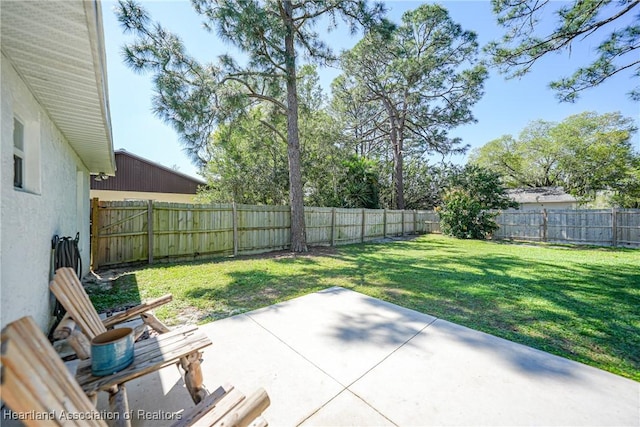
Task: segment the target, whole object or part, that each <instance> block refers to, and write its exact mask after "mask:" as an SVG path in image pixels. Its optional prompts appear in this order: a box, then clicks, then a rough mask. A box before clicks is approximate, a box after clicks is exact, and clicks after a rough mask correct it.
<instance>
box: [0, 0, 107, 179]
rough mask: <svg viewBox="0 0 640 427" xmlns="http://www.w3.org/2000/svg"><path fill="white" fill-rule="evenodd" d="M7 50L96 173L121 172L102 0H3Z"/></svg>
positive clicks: (3, 34)
mask: <svg viewBox="0 0 640 427" xmlns="http://www.w3.org/2000/svg"><path fill="white" fill-rule="evenodd" d="M0 7H1V10H0V15H1V23H0V27H1V45H2V53H3V55H4V56H5V57H6V58H8V59H9V61H10V62H11V64H12V65H13V67H14V68H15V70H16V71H17V72H18V74H19V75H20V77H21V78H22V79H23V81H24V82H25V84H26V85H27V86H28V87H29V89H30V91H31V92H32V93H33V95H34V97H35V98H36V99H37V100H38V102H39V103H40V105H42V107H43V108H44V109H45V111H46V112H47V115H48V116H49V118H50V119H51V120H52V121H53V123H54V124H55V125H56V127H57V128H58V129H59V130H60V132H61V133H62V134H63V135H64V137H65V138H66V140H67V141H68V142H69V144H70V145H71V147H72V148H73V150H74V151H75V152H76V154H77V155H78V157H79V158H80V160H81V161H82V162H83V164H84V165H85V166H86V167H87V168H88V169H89V172H90V173H105V174H108V175H112V174H114V173H115V158H114V153H113V141H112V135H111V121H110V112H109V98H108V87H107V71H106V70H107V69H106V54H105V48H104V38H103V29H102V12H101V6H100V2H99V1H98V0H93V1H82V0H67V1H43V0H33V1H12V0H9V1H3V2H2V4H1V6H0Z"/></svg>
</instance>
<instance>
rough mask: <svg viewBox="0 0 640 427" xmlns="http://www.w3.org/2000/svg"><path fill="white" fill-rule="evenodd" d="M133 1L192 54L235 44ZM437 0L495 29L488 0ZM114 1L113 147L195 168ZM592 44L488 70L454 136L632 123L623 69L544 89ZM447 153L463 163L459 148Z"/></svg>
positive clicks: (479, 28) (165, 9)
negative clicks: (597, 82) (134, 65)
mask: <svg viewBox="0 0 640 427" xmlns="http://www.w3.org/2000/svg"><path fill="white" fill-rule="evenodd" d="M141 3H142V4H143V6H144V7H145V8H146V9H147V10H148V12H149V13H150V15H151V17H152V19H153V20H157V21H159V22H160V23H162V25H163V26H164V27H165V28H167V29H169V30H170V31H172V32H174V33H175V34H177V35H179V36H180V37H181V38H182V39H183V41H184V42H185V45H186V47H187V50H188V51H189V53H190V54H192V55H194V56H195V57H197V58H199V59H200V60H203V61H214V60H215V58H216V57H217V56H218V55H220V54H223V53H227V52H229V53H231V54H234V53H235V52H237V51H235V50H234V49H233V48H232V47H231V46H229V45H226V44H223V43H222V42H221V41H219V40H218V39H217V38H216V37H215V35H213V34H210V33H208V32H206V31H205V30H204V29H202V25H201V22H202V21H201V19H200V17H199V16H198V15H197V14H196V13H195V11H194V10H193V9H192V7H191V4H190V2H188V1H186V0H182V1H166V0H165V1H142V2H141ZM439 3H440V4H441V5H443V6H445V7H446V8H447V9H449V12H450V15H451V17H452V18H453V19H454V20H455V21H456V22H458V23H460V24H461V25H462V27H463V28H464V29H467V30H473V31H475V32H476V33H477V34H478V41H479V43H480V44H481V45H484V44H486V43H487V42H489V41H491V40H494V39H497V38H498V37H499V36H500V35H501V28H499V27H498V26H497V24H496V23H495V17H494V16H493V14H492V13H491V5H490V3H489V1H463V0H459V1H443V2H439ZM420 4H421V2H410V1H389V2H386V5H387V8H388V9H389V16H390V18H391V19H392V20H394V21H395V22H400V17H401V16H402V13H403V12H404V11H406V10H409V9H413V8H415V7H417V6H419V5H420ZM555 4H559V3H555ZM115 5H116V2H115V1H112V0H103V3H102V8H103V16H104V32H105V44H106V50H107V64H108V77H109V100H110V107H111V121H112V128H113V140H114V147H115V148H116V149H120V148H124V149H126V150H127V151H130V152H132V153H135V154H137V155H140V156H142V157H145V158H148V159H150V160H153V161H155V162H158V163H160V164H163V165H165V166H168V167H172V166H174V165H175V166H177V167H178V168H179V170H180V171H181V172H182V173H186V174H189V175H193V176H197V171H196V168H195V167H194V166H193V165H192V164H191V162H190V161H189V159H188V158H187V156H186V155H185V154H184V153H183V152H182V147H181V145H180V141H179V137H178V135H177V134H176V133H175V132H174V131H173V129H172V128H171V127H170V126H168V125H166V124H164V123H163V122H161V121H160V119H158V118H157V117H155V116H154V115H153V113H152V111H151V97H152V90H153V88H152V84H151V76H150V75H140V74H136V73H134V72H133V71H132V70H130V69H129V68H127V67H126V66H125V65H124V64H123V62H122V55H121V49H122V46H123V45H124V44H125V43H126V42H128V41H131V40H132V39H131V36H130V35H124V34H123V32H122V30H121V28H120V26H119V24H118V22H117V20H116V17H115V14H114V12H113V9H114V7H115ZM545 22H546V21H545ZM549 22H551V21H549ZM318 30H319V31H320V27H318ZM361 36H362V35H361V34H356V35H354V36H350V35H349V33H348V32H347V31H346V30H344V29H341V28H338V29H337V30H335V31H333V32H331V33H327V34H326V36H325V40H326V41H327V42H328V43H329V44H330V45H331V46H332V47H333V48H334V49H335V51H340V50H343V49H349V48H350V47H352V46H353V45H355V44H356V43H357V42H358V40H359V39H360V37H361ZM596 36H597V34H596ZM597 44H598V40H597V38H588V39H585V40H584V41H583V42H581V43H580V44H576V45H574V46H573V48H572V50H571V54H570V55H569V54H568V53H566V52H565V53H563V54H561V55H551V56H549V57H546V58H543V60H542V61H540V62H538V63H536V64H535V66H534V69H533V71H532V72H531V73H529V74H527V75H526V76H524V77H522V78H521V79H518V80H505V79H504V77H503V76H502V75H499V74H498V73H497V72H495V71H492V72H491V75H490V78H489V80H488V81H487V82H486V83H485V95H484V97H483V98H482V100H480V101H479V102H478V103H477V104H476V105H475V107H474V109H473V110H474V115H475V117H476V119H477V120H478V122H477V123H474V124H469V125H465V126H462V127H460V128H457V129H456V130H454V131H453V132H452V133H451V134H452V135H453V136H458V137H460V138H462V140H463V141H464V143H466V144H470V145H471V146H472V147H478V146H481V145H483V144H485V143H486V142H488V141H490V140H492V139H495V138H498V137H500V136H502V135H505V134H512V135H514V136H515V135H517V134H518V133H519V132H520V131H521V130H522V129H523V128H524V127H525V126H526V125H527V123H528V122H530V121H532V120H538V119H542V120H547V121H561V120H562V119H564V118H565V117H567V116H570V115H572V114H578V113H581V112H583V111H596V112H598V113H607V112H613V111H620V112H621V113H622V114H623V115H625V116H627V117H632V118H634V119H635V120H636V124H637V126H639V127H640V104H639V103H634V102H632V101H630V100H629V98H628V96H627V92H629V91H630V89H631V88H632V87H633V86H634V85H635V84H637V82H634V81H632V78H631V75H632V74H631V72H630V71H629V72H626V73H620V74H619V75H618V76H616V77H615V78H614V79H610V80H609V81H607V82H605V83H604V84H602V85H601V86H599V87H597V88H595V89H591V90H589V91H586V92H584V93H583V94H582V95H581V97H580V99H579V100H578V101H577V102H575V103H574V104H566V103H562V104H561V103H559V102H558V101H557V100H556V98H555V96H554V93H553V92H552V91H551V90H550V89H548V83H549V82H550V81H552V80H555V79H558V78H559V77H564V76H568V75H569V74H570V73H571V72H572V71H573V70H574V69H575V68H576V67H577V66H578V65H581V64H585V63H586V61H588V60H589V58H592V57H593V56H594V53H593V51H594V49H595V47H596V46H597ZM319 73H320V79H321V84H322V85H323V87H324V88H325V89H326V91H327V93H328V91H329V85H330V83H331V81H332V80H333V79H334V78H335V77H336V76H337V75H339V74H340V71H339V70H337V69H331V68H329V69H320V70H319ZM633 142H634V146H635V148H636V150H640V136H639V135H638V134H636V136H635V137H634V140H633ZM450 160H453V161H455V162H458V163H464V162H465V161H466V156H459V157H456V158H451V159H450Z"/></svg>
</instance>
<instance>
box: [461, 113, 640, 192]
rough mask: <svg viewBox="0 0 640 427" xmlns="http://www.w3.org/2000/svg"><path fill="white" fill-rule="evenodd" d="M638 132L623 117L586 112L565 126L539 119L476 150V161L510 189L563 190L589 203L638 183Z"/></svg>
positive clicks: (570, 119)
mask: <svg viewBox="0 0 640 427" xmlns="http://www.w3.org/2000/svg"><path fill="white" fill-rule="evenodd" d="M636 130H637V129H636V128H635V126H634V124H633V120H632V119H630V118H625V117H623V116H622V115H621V114H620V113H607V114H597V113H594V112H585V113H581V114H576V115H573V116H570V117H567V118H566V119H565V120H563V121H562V122H560V123H553V122H546V121H541V120H539V121H535V122H532V123H530V124H529V125H528V126H527V127H526V128H525V129H523V131H522V132H521V133H520V135H519V137H518V138H517V139H516V138H514V137H513V136H511V135H504V136H502V137H500V138H498V139H496V140H493V141H490V142H488V143H487V144H485V145H483V146H482V147H480V148H478V149H476V150H474V151H473V152H472V154H471V156H470V162H471V163H473V164H476V165H480V166H483V167H486V168H489V169H491V170H493V171H494V172H496V173H499V174H500V175H501V176H502V177H503V180H504V182H505V184H506V185H508V186H510V187H545V186H562V187H564V188H565V190H567V191H568V192H570V193H571V194H573V195H575V196H578V197H580V198H583V199H588V198H590V197H592V196H593V195H594V193H595V192H596V191H600V190H611V191H618V192H620V191H623V187H622V186H623V183H624V182H628V183H629V184H631V183H632V182H633V179H632V178H633V176H634V175H633V170H634V167H635V166H634V165H635V164H637V161H638V156H639V154H638V153H636V152H635V151H634V149H633V146H632V144H631V137H632V135H633V134H634V132H635V131H636Z"/></svg>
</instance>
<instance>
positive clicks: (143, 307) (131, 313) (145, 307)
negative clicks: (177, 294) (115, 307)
mask: <svg viewBox="0 0 640 427" xmlns="http://www.w3.org/2000/svg"><path fill="white" fill-rule="evenodd" d="M172 299H173V296H172V295H171V294H167V295H163V296H161V297H160V298H156V299H153V300H151V301H147V302H145V303H143V304H140V305H138V306H136V307H132V308H130V309H128V310H125V311H123V312H121V313H118V314H116V315H113V316H111V317H107V318H106V319H104V320H103V321H102V323H103V324H104V327H105V328H107V329H109V328H110V327H112V326H114V325H117V324H118V323H122V322H126V321H127V320H129V319H131V318H132V317H136V316H139V315H141V314H142V313H144V312H146V311H149V310H153V309H154V308H156V307H160V306H161V305H164V304H166V303H168V302H170V301H171V300H172Z"/></svg>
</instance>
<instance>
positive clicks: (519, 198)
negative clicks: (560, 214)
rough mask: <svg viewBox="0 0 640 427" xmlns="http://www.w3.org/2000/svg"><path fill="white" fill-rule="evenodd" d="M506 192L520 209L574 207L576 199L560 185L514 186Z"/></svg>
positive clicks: (576, 203) (576, 205)
mask: <svg viewBox="0 0 640 427" xmlns="http://www.w3.org/2000/svg"><path fill="white" fill-rule="evenodd" d="M507 194H508V195H509V197H511V198H512V199H513V200H514V201H516V202H517V203H518V204H519V205H520V209H524V210H526V209H576V208H577V207H578V204H579V203H578V199H576V198H575V197H573V196H572V195H571V194H567V193H565V191H564V189H563V188H562V187H537V188H514V189H511V190H507Z"/></svg>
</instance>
